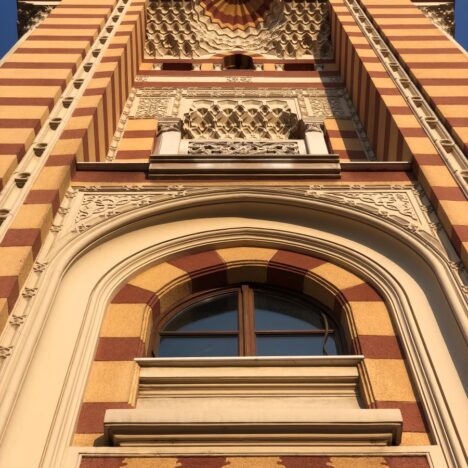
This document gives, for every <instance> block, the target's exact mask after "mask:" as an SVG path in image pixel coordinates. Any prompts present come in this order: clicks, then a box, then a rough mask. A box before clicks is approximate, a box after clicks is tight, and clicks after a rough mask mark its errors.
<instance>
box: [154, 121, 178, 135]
mask: <svg viewBox="0 0 468 468" xmlns="http://www.w3.org/2000/svg"><path fill="white" fill-rule="evenodd" d="M181 131H182V120H181V119H178V118H167V117H166V118H163V119H160V120H159V121H158V136H159V135H161V134H162V133H166V132H181Z"/></svg>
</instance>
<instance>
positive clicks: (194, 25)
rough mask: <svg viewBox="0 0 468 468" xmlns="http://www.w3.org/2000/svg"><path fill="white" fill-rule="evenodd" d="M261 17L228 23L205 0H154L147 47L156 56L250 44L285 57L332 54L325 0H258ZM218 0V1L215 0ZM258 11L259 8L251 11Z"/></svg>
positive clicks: (190, 55) (191, 54) (182, 55)
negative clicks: (253, 20) (265, 0)
mask: <svg viewBox="0 0 468 468" xmlns="http://www.w3.org/2000/svg"><path fill="white" fill-rule="evenodd" d="M254 4H255V5H257V6H258V7H259V8H262V15H261V17H259V16H258V15H257V16H256V22H255V23H253V22H251V21H249V18H247V17H246V18H245V22H244V24H242V18H241V20H240V21H237V22H236V24H227V23H226V22H225V21H226V20H225V19H224V18H226V16H225V17H224V18H222V19H221V20H220V18H221V17H220V16H216V14H214V12H213V11H210V9H207V8H206V5H205V3H204V2H203V1H198V0H196V1H192V0H150V1H149V2H148V6H147V11H146V18H147V27H146V53H147V54H148V55H149V56H151V57H179V58H193V57H200V56H203V55H207V54H210V55H212V54H215V53H219V52H226V51H239V50H246V51H249V52H254V53H260V54H267V55H272V56H275V57H280V58H296V57H303V56H314V57H331V44H330V14H329V5H328V2H326V1H324V0H291V1H283V0H271V1H269V2H258V1H257V2H254ZM211 5H213V2H211ZM252 13H253V14H255V12H252Z"/></svg>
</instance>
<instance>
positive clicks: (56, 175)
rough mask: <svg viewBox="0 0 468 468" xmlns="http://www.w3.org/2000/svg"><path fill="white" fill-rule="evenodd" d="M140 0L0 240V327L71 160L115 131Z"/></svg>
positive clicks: (134, 56) (132, 66) (140, 20)
mask: <svg viewBox="0 0 468 468" xmlns="http://www.w3.org/2000/svg"><path fill="white" fill-rule="evenodd" d="M93 2H94V0H93ZM68 4H71V5H74V4H81V3H78V2H77V1H76V0H64V2H62V4H61V7H60V8H62V7H63V6H66V5H68ZM84 4H85V5H86V4H89V2H86V1H85V2H84ZM144 4H145V2H144V1H143V0H141V1H136V0H134V1H132V3H131V5H130V6H129V7H128V10H127V12H126V14H125V16H124V17H123V20H122V22H121V23H120V25H119V27H118V28H117V31H116V35H115V37H114V38H113V39H112V41H111V43H110V44H109V48H108V49H107V50H106V52H105V53H104V55H103V58H102V62H101V64H100V65H99V66H98V68H97V72H96V74H95V75H94V77H93V79H92V80H91V82H90V84H89V87H88V88H87V89H86V91H85V95H84V96H83V98H82V99H81V100H80V102H79V103H78V106H77V108H76V110H75V111H74V114H73V117H72V118H71V119H70V120H69V121H68V123H67V126H66V128H65V130H64V131H63V133H62V136H61V138H60V139H59V140H58V142H57V143H56V144H55V146H54V148H53V149H52V151H51V154H50V156H48V159H47V162H46V164H45V167H44V168H43V169H42V170H41V172H40V174H39V176H38V177H37V179H36V180H35V182H34V184H33V186H32V188H31V190H30V192H29V194H28V195H27V197H26V200H25V202H24V204H23V205H22V206H21V208H20V209H19V211H18V213H17V214H16V216H15V217H14V219H13V221H12V224H11V225H10V228H9V229H8V231H7V232H6V234H5V236H4V238H3V239H2V240H1V242H0V258H1V262H0V329H3V326H4V324H5V322H6V320H7V318H8V314H9V313H11V311H12V309H13V306H14V304H15V302H16V300H17V298H18V294H19V291H20V290H21V288H22V287H23V284H24V281H25V280H26V277H27V275H28V274H29V272H30V270H31V267H32V264H33V262H34V259H35V257H36V255H37V253H38V251H39V249H40V247H41V245H42V242H43V241H44V239H45V236H46V235H47V232H48V230H49V228H50V226H51V223H52V219H53V217H54V215H55V213H56V212H57V209H58V208H59V206H60V202H61V200H62V198H63V196H64V194H65V192H66V190H67V188H68V187H69V184H70V178H71V176H72V174H73V171H74V162H75V160H77V159H78V160H82V159H85V158H88V159H89V158H92V157H95V155H96V154H97V153H96V152H97V151H98V150H99V151H101V150H104V149H105V150H106V151H107V147H106V144H107V146H108V144H109V142H110V140H111V139H112V136H113V134H114V132H115V127H116V125H117V122H118V119H119V118H120V113H121V112H122V107H123V105H124V103H125V101H126V99H127V95H128V91H129V89H130V86H131V84H132V82H133V79H134V76H135V73H136V71H137V69H138V66H139V62H140V60H141V58H142V50H143V48H142V47H143V43H142V36H143V30H144ZM72 9H73V8H72ZM60 11H63V10H62V9H58V8H57V9H56V10H54V13H56V14H57V12H59V13H60ZM86 11H89V8H86ZM62 19H63V20H64V21H65V20H66V23H67V22H68V23H69V22H71V21H72V20H73V21H74V20H76V18H74V16H73V15H72V18H61V19H56V20H55V21H56V24H58V23H60V21H61V20H62ZM80 21H81V22H80V23H79V24H83V23H84V24H87V23H86V20H84V19H81V20H80ZM93 21H94V20H93ZM103 21H104V20H103ZM44 24H48V23H44ZM100 154H101V153H100ZM102 154H104V155H105V153H102ZM103 157H104V156H103Z"/></svg>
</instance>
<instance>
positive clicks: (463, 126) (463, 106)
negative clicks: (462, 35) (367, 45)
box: [360, 0, 468, 155]
mask: <svg viewBox="0 0 468 468" xmlns="http://www.w3.org/2000/svg"><path fill="white" fill-rule="evenodd" d="M360 3H361V4H362V5H363V7H364V9H365V10H366V12H367V13H368V14H369V17H370V18H371V19H372V20H373V22H374V23H375V25H376V26H377V28H378V30H379V32H380V33H381V34H382V36H383V37H384V38H385V39H386V42H387V44H388V45H389V46H390V48H391V49H392V51H393V52H394V53H395V55H396V56H397V57H398V59H399V60H400V61H401V63H402V64H404V65H405V68H406V70H407V71H408V72H409V74H410V76H411V77H412V78H413V79H414V80H415V81H416V82H417V84H418V85H419V88H420V89H421V91H422V92H423V94H424V96H425V98H426V99H428V100H429V102H430V103H431V105H432V106H433V108H434V109H435V110H436V111H437V113H438V115H439V117H440V118H442V120H443V121H444V122H445V123H446V124H447V126H448V127H449V128H450V130H451V133H452V135H453V137H454V138H455V139H456V140H457V142H458V144H459V145H460V146H461V147H462V148H463V150H464V151H465V154H466V155H468V55H467V54H466V52H463V51H462V50H461V48H460V47H458V46H457V45H456V44H455V43H454V42H453V40H451V39H449V38H448V37H447V36H446V35H445V34H444V33H443V32H441V31H440V30H439V29H438V28H437V27H436V26H434V24H433V23H432V21H431V20H430V19H428V18H427V17H426V16H425V15H424V13H422V12H421V11H420V10H419V9H418V8H417V7H416V6H415V5H413V4H412V2H411V1H410V0H396V1H392V2H386V1H382V0H361V2H360Z"/></svg>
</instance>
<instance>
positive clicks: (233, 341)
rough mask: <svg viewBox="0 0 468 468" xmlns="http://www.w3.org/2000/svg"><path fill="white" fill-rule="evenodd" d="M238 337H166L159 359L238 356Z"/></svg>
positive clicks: (161, 346)
mask: <svg viewBox="0 0 468 468" xmlns="http://www.w3.org/2000/svg"><path fill="white" fill-rule="evenodd" d="M238 349H239V346H238V339H237V336H200V337H187V336H164V337H161V340H160V344H159V353H158V356H159V357H205V356H237V355H238V354H239V351H238Z"/></svg>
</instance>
